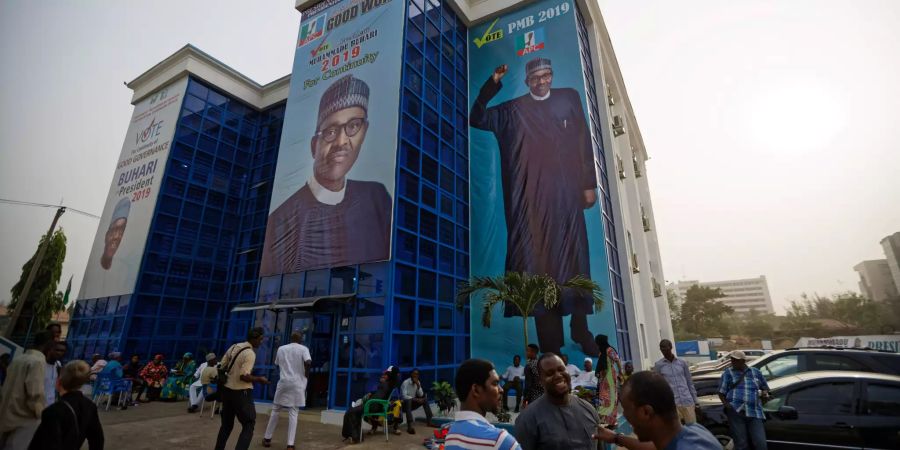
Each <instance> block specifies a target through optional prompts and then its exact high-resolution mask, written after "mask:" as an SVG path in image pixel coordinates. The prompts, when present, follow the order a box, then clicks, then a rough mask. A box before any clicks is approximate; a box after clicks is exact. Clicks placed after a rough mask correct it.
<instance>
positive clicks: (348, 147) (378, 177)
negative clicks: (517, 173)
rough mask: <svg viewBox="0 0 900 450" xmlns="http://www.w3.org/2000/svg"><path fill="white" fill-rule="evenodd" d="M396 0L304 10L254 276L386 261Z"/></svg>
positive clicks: (396, 98) (330, 1)
mask: <svg viewBox="0 0 900 450" xmlns="http://www.w3.org/2000/svg"><path fill="white" fill-rule="evenodd" d="M405 11H406V2H404V1H401V0H326V1H323V2H320V3H318V4H316V5H314V6H312V7H311V8H309V9H307V10H305V11H303V13H302V17H303V19H302V21H301V23H300V33H299V35H298V38H297V49H296V52H295V54H294V68H293V72H292V74H291V88H290V94H289V96H288V101H287V110H286V112H285V118H284V128H283V130H282V133H281V147H280V149H279V152H278V163H277V165H276V170H275V181H274V186H273V191H272V201H271V204H270V208H269V221H268V225H267V228H266V237H265V244H264V247H263V254H262V261H261V263H260V274H259V275H260V276H261V277H265V276H269V275H275V274H280V273H292V272H300V271H304V270H310V269H318V268H325V267H338V266H348V265H353V264H360V263H366V262H374V261H383V260H387V259H389V258H390V252H391V250H390V249H391V223H392V219H393V197H394V176H395V164H396V159H397V156H396V155H397V124H398V120H399V118H398V114H399V104H400V73H401V67H402V65H403V61H402V50H403V22H404V17H405Z"/></svg>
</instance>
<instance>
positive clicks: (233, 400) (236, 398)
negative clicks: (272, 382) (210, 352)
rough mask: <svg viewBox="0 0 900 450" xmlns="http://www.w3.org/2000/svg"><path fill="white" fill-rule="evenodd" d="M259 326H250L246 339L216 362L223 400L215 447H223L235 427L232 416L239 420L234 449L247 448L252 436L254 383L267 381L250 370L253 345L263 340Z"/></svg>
mask: <svg viewBox="0 0 900 450" xmlns="http://www.w3.org/2000/svg"><path fill="white" fill-rule="evenodd" d="M264 334H265V332H264V330H263V329H262V328H253V329H251V330H250V331H249V332H248V333H247V340H246V341H244V342H240V343H237V344H234V345H232V346H231V347H230V348H229V349H228V351H226V352H225V356H224V357H222V362H221V363H219V376H218V386H219V392H220V394H219V395H220V399H221V401H222V414H221V417H222V425H221V427H219V437H218V439H216V450H225V444H226V443H227V442H228V436H229V435H230V434H231V430H232V429H233V428H234V418H235V417H237V420H238V422H240V423H241V434H240V436H238V441H237V444H236V445H235V447H234V448H235V449H236V450H246V449H247V448H249V447H250V441H251V440H252V439H253V427H254V426H255V425H256V407H255V406H254V405H253V383H260V384H269V380H267V379H266V377H257V376H254V375H253V374H252V372H253V364H254V363H255V362H256V353H255V351H254V350H255V349H257V348H259V346H260V345H261V344H262V342H263V339H264V337H263V335H264Z"/></svg>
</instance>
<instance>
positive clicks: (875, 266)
mask: <svg viewBox="0 0 900 450" xmlns="http://www.w3.org/2000/svg"><path fill="white" fill-rule="evenodd" d="M886 240H887V238H885V240H883V241H882V243H884V242H885V241H886ZM887 248H888V247H887V245H886V246H885V249H887ZM894 265H895V266H896V261H895V263H894ZM853 270H855V271H856V272H857V273H858V274H859V293H860V294H862V295H863V296H864V297H866V298H868V299H870V300H874V301H876V302H882V301H885V300H887V299H889V298H893V297H896V296H897V285H896V284H895V281H894V278H892V277H891V267H890V263H889V262H888V260H887V259H874V260H869V261H863V262H861V263H859V264H857V265H855V266H853Z"/></svg>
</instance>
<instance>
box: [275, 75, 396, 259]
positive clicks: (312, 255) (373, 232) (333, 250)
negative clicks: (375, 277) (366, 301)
mask: <svg viewBox="0 0 900 450" xmlns="http://www.w3.org/2000/svg"><path fill="white" fill-rule="evenodd" d="M368 106H369V86H368V85H367V84H366V83H365V82H364V81H362V80H360V79H358V78H354V77H353V76H352V75H347V76H344V77H342V78H340V79H338V80H337V81H335V82H334V83H333V84H332V85H331V86H329V87H328V89H326V90H325V93H324V94H322V98H321V100H320V101H319V115H318V122H317V124H316V134H315V135H314V136H313V138H312V142H311V143H310V145H311V148H312V157H313V173H312V176H310V177H309V180H308V181H307V183H306V184H305V185H303V187H302V188H300V189H299V190H298V191H297V192H295V193H294V194H293V195H291V196H290V197H289V198H288V199H287V200H285V201H284V203H282V204H281V205H280V206H278V208H276V209H275V211H273V212H272V214H270V215H269V222H268V224H267V226H266V237H265V244H264V247H263V256H262V262H261V266H260V276H267V275H274V274H279V273H291V272H299V271H303V270H308V269H316V268H322V267H338V266H348V265H351V264H358V263H363V262H371V261H380V260H385V259H387V258H388V256H389V255H390V239H391V197H390V195H389V194H388V192H387V189H385V187H384V185H383V184H381V183H377V182H373V181H357V180H351V179H348V178H347V174H348V173H349V172H350V169H352V168H353V165H354V163H356V160H357V158H358V157H359V153H360V151H361V150H362V146H363V143H364V142H365V139H366V131H367V130H368V128H369V119H368ZM392 151H393V150H392Z"/></svg>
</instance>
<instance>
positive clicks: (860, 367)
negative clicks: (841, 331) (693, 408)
mask: <svg viewBox="0 0 900 450" xmlns="http://www.w3.org/2000/svg"><path fill="white" fill-rule="evenodd" d="M729 364H731V363H730V362H728V363H727V364H725V365H724V366H722V367H721V368H720V369H718V370H714V371H706V372H703V373H692V374H691V378H692V379H693V381H694V387H695V388H696V389H697V395H711V394H715V393H716V392H717V391H718V390H719V379H720V378H721V377H722V371H724V370H725V368H727V367H728V365H729ZM747 365H748V366H751V367H756V368H757V369H759V370H760V372H762V374H763V376H764V377H766V380H775V379H778V378H779V377H783V376H785V375H791V374H795V373H801V372H811V371H814V370H855V371H861V372H876V373H885V374H891V375H900V353H889V352H884V351H879V350H861V349H845V348H833V347H814V348H789V349H787V350H781V351H775V352H772V353H769V354H767V355H765V356H763V357H762V358H758V359H756V360H753V361H750V362H748V363H747Z"/></svg>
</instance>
